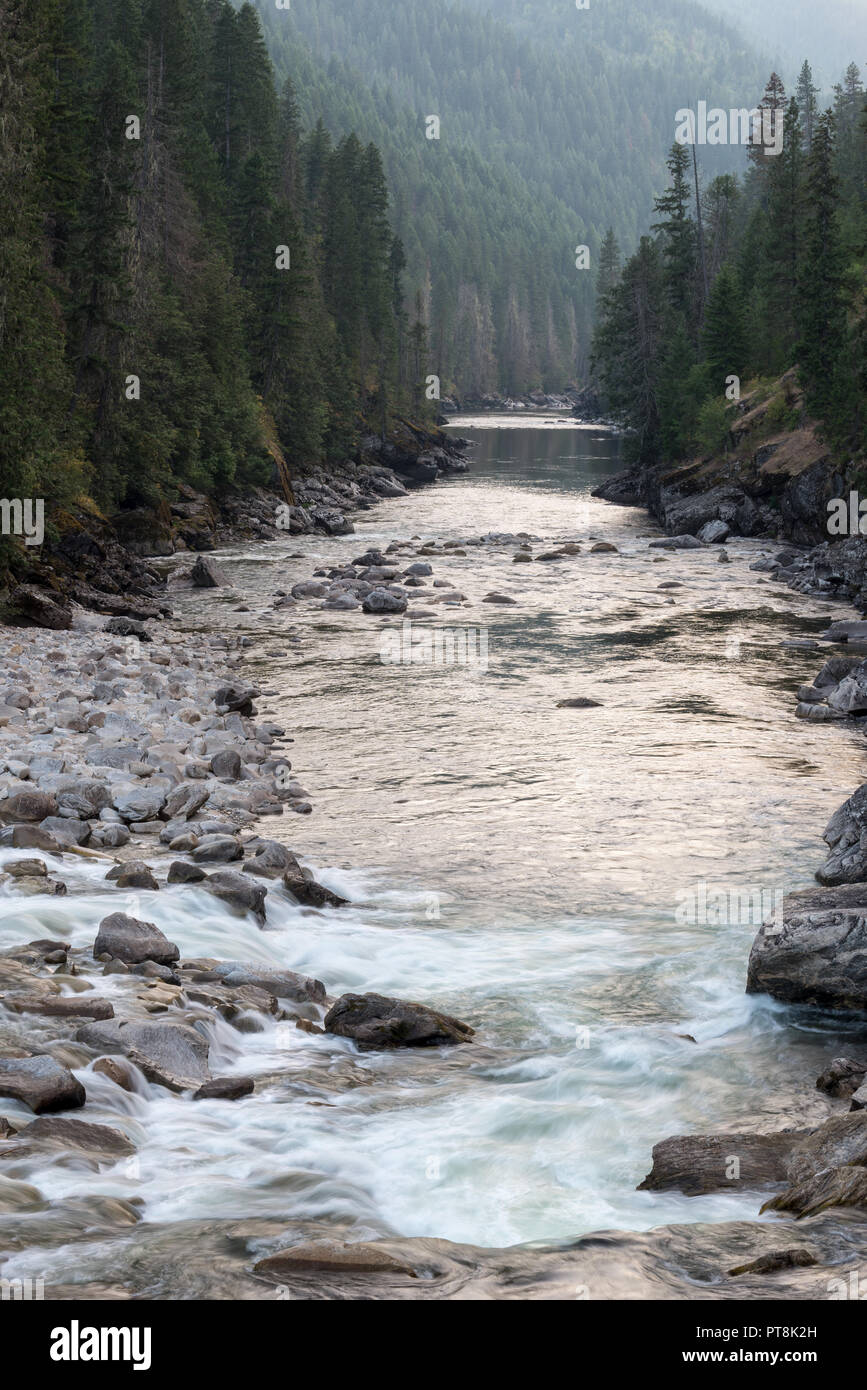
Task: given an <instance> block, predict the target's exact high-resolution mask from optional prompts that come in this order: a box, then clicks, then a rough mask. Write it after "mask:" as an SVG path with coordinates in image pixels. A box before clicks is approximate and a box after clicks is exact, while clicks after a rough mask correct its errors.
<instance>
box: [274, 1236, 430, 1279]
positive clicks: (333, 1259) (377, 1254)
mask: <svg viewBox="0 0 867 1390" xmlns="http://www.w3.org/2000/svg"><path fill="white" fill-rule="evenodd" d="M317 1269H318V1270H338V1271H341V1272H343V1273H346V1274H402V1275H406V1276H408V1277H409V1278H411V1279H415V1278H416V1277H417V1275H416V1271H415V1269H414V1268H413V1266H412V1265H410V1264H407V1263H406V1262H405V1261H404V1260H401V1259H399V1258H398V1257H397V1256H395V1255H392V1254H390V1253H389V1251H388V1250H385V1249H383V1248H382V1247H381V1246H379V1245H376V1244H374V1243H373V1242H372V1241H358V1242H357V1243H355V1244H347V1243H345V1242H343V1241H337V1240H313V1241H310V1242H309V1243H308V1244H306V1245H295V1246H292V1247H291V1249H289V1250H279V1251H278V1252H277V1253H276V1254H275V1255H267V1256H266V1257H265V1259H264V1260H259V1262H258V1264H256V1265H254V1266H253V1271H254V1273H255V1274H263V1275H265V1276H266V1277H270V1278H275V1279H279V1278H280V1277H281V1276H282V1275H287V1274H296V1273H299V1272H300V1271H302V1270H317Z"/></svg>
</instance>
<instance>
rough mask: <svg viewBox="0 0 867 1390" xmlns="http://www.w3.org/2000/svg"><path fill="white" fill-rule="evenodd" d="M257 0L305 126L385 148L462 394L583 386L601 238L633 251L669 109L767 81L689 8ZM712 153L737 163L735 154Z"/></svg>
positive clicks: (417, 274)
mask: <svg viewBox="0 0 867 1390" xmlns="http://www.w3.org/2000/svg"><path fill="white" fill-rule="evenodd" d="M256 3H257V5H258V7H259V10H260V13H261V15H262V20H263V26H264V29H265V34H266V37H267V41H268V45H269V49H270V52H271V55H272V58H273V60H274V63H275V65H276V67H277V70H278V73H279V75H280V77H281V79H283V78H285V77H291V79H292V81H293V83H294V85H295V87H296V91H297V97H298V102H299V107H300V110H301V112H302V116H303V119H304V122H305V124H307V125H312V124H314V123H315V121H316V120H317V119H318V118H319V117H320V116H321V117H322V118H323V119H324V121H325V125H326V126H327V127H328V128H330V129H331V130H332V131H333V132H334V133H335V135H337V136H339V135H341V134H343V133H346V132H348V131H350V130H357V131H358V132H359V134H360V135H361V137H362V139H364V140H373V141H374V142H375V143H376V144H377V145H378V146H379V147H380V148H381V149H382V152H383V158H384V163H385V168H386V173H387V176H388V180H389V184H390V186H391V188H392V190H393V194H394V209H393V217H394V226H395V230H396V232H397V234H398V235H399V236H400V238H401V240H402V241H403V243H404V245H405V247H406V252H407V262H408V265H407V278H408V283H409V285H410V287H411V289H412V290H414V289H415V288H418V289H420V291H421V295H422V309H423V313H424V315H425V317H426V319H427V321H428V322H429V325H430V341H431V351H432V357H433V363H432V365H433V369H434V370H435V371H438V373H439V374H440V375H441V377H442V379H443V384H444V388H446V389H448V388H451V387H455V386H456V387H457V388H458V389H459V390H461V391H462V392H480V391H486V390H500V391H505V392H509V393H520V392H524V391H526V390H528V389H530V388H532V387H534V386H536V387H538V386H545V387H547V388H548V389H552V390H557V389H561V388H562V387H563V386H564V385H565V384H566V383H567V382H569V381H570V380H574V379H576V378H577V379H579V380H580V379H581V378H582V376H583V374H584V372H585V370H586V366H587V357H588V347H589V340H590V332H591V325H592V317H593V299H594V282H595V273H594V271H595V268H596V264H597V257H598V254H599V251H600V248H601V245H602V242H603V239H604V236H605V233H606V230H607V229H608V227H609V226H610V227H613V229H614V232H615V234H616V236H617V238H618V240H619V242H620V244H621V245H623V246H626V247H628V248H630V249H631V248H632V247H633V246H634V245H635V244H636V243H637V240H638V235H639V232H640V230H641V228H642V226H643V224H644V217H645V213H646V209H647V207H649V206H650V203H651V201H652V199H653V197H654V195H655V194H656V193H657V192H658V191H659V189H660V188H661V187H662V185H663V183H664V180H665V154H666V150H667V148H668V146H669V145H670V143H671V140H672V138H673V135H674V128H675V112H676V111H677V110H678V108H680V107H682V106H687V105H694V104H695V101H696V100H697V99H698V98H705V99H707V100H708V101H709V102H710V103H711V104H719V105H721V106H729V105H731V104H734V105H736V106H738V107H740V106H743V105H747V106H752V105H754V104H755V102H756V101H757V100H758V97H759V96H760V94H761V90H762V85H763V81H764V77H765V72H766V69H765V68H764V65H763V64H761V63H760V62H759V61H758V60H757V58H756V56H755V55H754V53H753V52H752V51H751V50H750V49H749V47H748V45H747V44H746V42H745V41H744V40H743V39H742V38H741V37H740V36H738V35H737V34H736V33H735V32H734V31H732V30H731V29H730V28H729V27H727V26H726V25H725V24H724V23H723V22H722V21H721V20H719V19H716V18H713V17H711V16H710V15H708V14H707V12H706V11H704V10H703V9H701V8H700V7H699V6H698V5H696V4H694V3H691V0H658V3H655V4H654V5H652V6H648V7H646V8H639V7H638V6H636V5H634V4H632V3H629V2H628V0H606V3H605V4H600V5H597V4H595V3H594V4H593V5H591V6H590V8H589V9H587V10H583V11H579V10H577V9H576V7H575V5H574V4H572V3H571V0H570V3H568V4H566V3H562V4H546V5H531V4H527V3H523V0H521V2H519V0H457V2H456V3H449V4H437V5H431V4H429V3H428V2H427V0H402V3H401V4H394V2H393V0H305V2H304V4H293V6H292V7H291V9H278V8H277V7H276V5H275V4H274V3H273V0H256ZM685 36H687V37H686V41H684V40H685ZM431 115H436V116H438V117H439V118H440V122H441V126H440V132H439V139H428V138H426V118H427V117H428V116H431ZM708 153H709V155H713V157H714V159H715V160H716V161H717V162H716V164H715V165H714V168H715V169H716V170H717V171H720V172H723V171H725V170H726V169H733V168H734V167H735V163H734V161H735V159H736V158H737V156H738V152H737V151H733V150H731V149H725V148H721V149H717V150H714V151H709V152H708ZM581 245H586V246H588V247H589V248H590V270H589V273H588V271H586V270H580V269H578V268H577V267H576V248H577V247H578V246H581Z"/></svg>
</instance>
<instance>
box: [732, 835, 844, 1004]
mask: <svg viewBox="0 0 867 1390" xmlns="http://www.w3.org/2000/svg"><path fill="white" fill-rule="evenodd" d="M865 841H867V836H865ZM747 993H748V994H770V995H773V997H774V998H775V999H783V1000H785V1001H786V1002H788V1003H802V1004H818V1005H820V1006H822V1007H823V1008H831V1009H855V1010H861V1009H867V883H852V884H840V885H838V886H835V887H829V888H824V889H822V888H819V889H815V888H808V889H806V890H805V891H804V892H802V893H791V894H789V895H788V896H787V897H786V899H785V903H784V906H783V912H782V914H781V920H779V921H771V922H766V923H765V925H764V926H763V927H762V928H761V930H760V931H759V934H758V936H757V937H756V939H755V942H754V943H753V948H752V951H751V953H750V962H749V969H748V973H747Z"/></svg>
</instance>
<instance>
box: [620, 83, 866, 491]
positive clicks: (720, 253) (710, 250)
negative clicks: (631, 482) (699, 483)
mask: <svg viewBox="0 0 867 1390" xmlns="http://www.w3.org/2000/svg"><path fill="white" fill-rule="evenodd" d="M818 96H819V93H818V91H817V89H816V86H815V84H814V82H813V77H812V72H811V68H810V64H809V63H808V62H805V63H804V65H803V67H802V69H801V72H800V75H799V79H798V83H797V88H796V91H795V92H794V93H792V94H791V95H787V93H786V91H785V88H784V85H783V83H782V81H781V79H780V78H779V77H778V76H777V74H776V73H774V74H772V76H771V78H770V80H769V82H768V84H767V86H766V89H765V92H764V96H763V98H762V100H761V102H760V103H759V107H758V109H759V110H761V111H762V112H765V113H766V114H765V115H764V117H763V120H764V122H765V129H766V131H768V130H770V131H774V132H776V133H777V135H778V134H779V132H780V131H781V137H780V138H777V136H775V138H774V140H773V142H771V141H769V140H768V139H767V137H766V136H765V137H763V136H762V135H761V134H760V133H759V129H758V123H757V127H756V130H755V133H754V135H753V137H752V139H751V140H750V143H749V145H748V146H747V156H748V160H747V169H746V171H745V172H744V173H743V174H742V175H741V176H736V175H731V174H725V175H720V176H717V177H715V178H713V179H712V180H711V181H710V182H708V183H707V184H706V186H705V187H704V188H703V189H702V188H701V187H700V182H699V172H698V168H697V160H696V153H697V152H696V148H695V145H689V144H675V145H674V146H673V147H672V149H671V152H670V155H669V159H668V169H669V183H668V187H667V188H666V190H665V192H664V193H663V194H662V195H661V196H660V197H659V198H657V199H656V201H655V211H656V217H657V220H656V221H655V222H654V224H653V225H652V228H651V231H650V232H649V233H648V234H647V235H645V236H643V237H642V238H641V241H640V243H639V246H638V249H637V251H636V252H635V254H634V255H633V256H631V257H630V258H629V259H628V260H627V261H626V263H625V264H624V265H622V266H621V264H620V257H619V251H618V247H617V244H616V239H615V238H614V236H613V233H611V234H609V236H608V238H607V240H606V247H605V256H604V258H603V261H602V263H601V264H600V272H599V277H598V282H597V295H598V300H597V306H598V308H597V327H596V332H595V337H594V349H593V357H594V370H595V372H596V375H597V379H598V381H599V383H600V384H601V387H602V389H603V391H604V394H605V396H606V398H607V401H608V403H609V406H610V408H611V409H612V410H613V411H615V412H617V413H618V414H619V415H620V416H621V418H622V419H623V420H624V421H625V422H626V423H627V424H628V425H629V426H630V428H631V430H632V435H631V439H630V449H631V452H632V455H633V456H634V458H635V459H636V460H637V461H639V462H641V463H644V464H653V463H656V462H658V461H660V460H677V459H682V458H685V457H688V456H691V455H693V454H696V453H702V452H703V453H710V452H713V451H715V450H717V449H720V448H722V447H723V445H724V442H725V438H726V434H727V428H728V426H727V407H728V405H729V403H730V402H731V401H732V400H735V399H737V398H738V393H739V385H740V382H741V381H745V380H746V379H748V378H759V379H761V378H765V379H773V378H776V377H778V376H780V375H781V374H782V373H784V372H785V371H787V370H788V369H790V368H793V367H795V366H797V367H798V369H799V376H800V381H801V384H802V386H803V388H804V396H805V404H806V407H807V410H808V411H809V413H810V415H811V416H812V417H813V418H814V419H816V420H818V421H820V422H821V425H822V428H823V433H824V435H825V437H826V439H827V440H828V441H829V443H830V444H831V446H832V448H834V449H835V450H837V451H839V452H840V453H841V454H846V453H847V452H849V453H851V452H852V451H853V450H857V449H859V448H863V447H864V442H865V438H867V418H865V416H867V304H865V283H867V106H865V93H864V86H863V83H862V81H861V75H860V73H859V70H858V68H857V67H856V65H855V64H854V63H852V64H850V65H849V67H848V68H847V70H846V73H845V76H844V77H843V79H842V81H841V82H840V83H838V84H837V85H836V86H835V88H834V91H833V102H832V105H830V106H829V107H827V108H826V109H824V110H822V109H820V108H819V102H818ZM780 140H781V142H780ZM772 144H773V145H774V146H777V145H778V146H779V153H776V154H774V153H772V150H771V148H770V147H771V145H772ZM779 423H780V425H781V426H784V425H785V424H787V423H788V424H795V423H797V422H796V421H794V420H792V421H788V422H787V421H784V420H781V421H780V422H779Z"/></svg>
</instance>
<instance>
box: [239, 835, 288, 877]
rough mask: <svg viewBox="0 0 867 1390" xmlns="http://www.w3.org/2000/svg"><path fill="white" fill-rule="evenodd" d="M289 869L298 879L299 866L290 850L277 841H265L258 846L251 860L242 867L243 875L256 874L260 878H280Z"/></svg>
mask: <svg viewBox="0 0 867 1390" xmlns="http://www.w3.org/2000/svg"><path fill="white" fill-rule="evenodd" d="M290 869H291V870H294V871H295V873H296V874H297V875H298V876H299V877H300V875H301V865H300V864H299V863H298V860H297V859H296V858H295V855H294V854H293V853H292V852H291V850H288V849H287V848H286V846H285V845H281V844H280V842H279V841H278V840H266V841H265V842H264V844H261V845H259V847H258V848H257V850H256V853H255V854H254V855H253V858H252V859H249V860H248V861H247V863H246V864H245V865H244V873H245V874H258V875H260V876H261V877H262V878H281V877H282V875H283V874H284V873H286V871H287V870H290Z"/></svg>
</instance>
